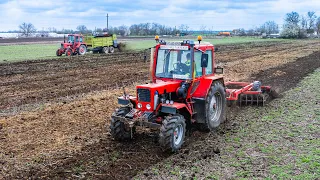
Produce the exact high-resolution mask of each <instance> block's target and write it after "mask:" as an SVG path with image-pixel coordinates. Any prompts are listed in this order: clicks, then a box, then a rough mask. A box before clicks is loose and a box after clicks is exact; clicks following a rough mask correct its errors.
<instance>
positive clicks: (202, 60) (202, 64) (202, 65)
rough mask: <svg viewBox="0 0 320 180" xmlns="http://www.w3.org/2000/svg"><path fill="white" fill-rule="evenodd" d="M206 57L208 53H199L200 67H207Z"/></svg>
mask: <svg viewBox="0 0 320 180" xmlns="http://www.w3.org/2000/svg"><path fill="white" fill-rule="evenodd" d="M208 57H209V55H208V54H202V55H201V67H202V68H206V67H208Z"/></svg>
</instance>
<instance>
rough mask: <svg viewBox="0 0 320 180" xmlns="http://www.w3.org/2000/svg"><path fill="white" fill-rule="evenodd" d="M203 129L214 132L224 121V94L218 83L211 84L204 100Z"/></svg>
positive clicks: (222, 87) (220, 84) (223, 89)
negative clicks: (204, 116) (204, 118)
mask: <svg viewBox="0 0 320 180" xmlns="http://www.w3.org/2000/svg"><path fill="white" fill-rule="evenodd" d="M205 111H206V112H205V115H206V124H205V127H206V128H207V129H209V130H211V131H214V130H215V129H216V128H217V127H218V126H219V125H220V123H222V122H223V121H224V120H225V119H226V93H225V88H224V86H223V85H222V83H221V82H220V81H215V82H213V83H212V85H211V88H210V90H209V93H208V96H207V99H206V109H205Z"/></svg>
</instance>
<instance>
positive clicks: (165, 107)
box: [160, 102, 192, 114]
mask: <svg viewBox="0 0 320 180" xmlns="http://www.w3.org/2000/svg"><path fill="white" fill-rule="evenodd" d="M184 108H186V109H187V111H188V112H189V113H190V114H192V111H191V110H190V108H188V107H187V105H186V104H184V103H177V102H174V103H173V104H161V108H160V111H161V112H163V113H168V114H176V113H177V111H178V110H180V109H184Z"/></svg>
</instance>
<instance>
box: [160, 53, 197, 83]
mask: <svg viewBox="0 0 320 180" xmlns="http://www.w3.org/2000/svg"><path fill="white" fill-rule="evenodd" d="M190 57H191V56H190V50H173V49H159V51H158V59H157V65H156V77H159V78H176V79H191V78H192V76H191V68H192V66H191V58H190Z"/></svg>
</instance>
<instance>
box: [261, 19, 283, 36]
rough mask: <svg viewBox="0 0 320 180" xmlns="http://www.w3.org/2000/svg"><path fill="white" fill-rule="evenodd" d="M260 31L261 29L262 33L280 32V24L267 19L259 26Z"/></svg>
mask: <svg viewBox="0 0 320 180" xmlns="http://www.w3.org/2000/svg"><path fill="white" fill-rule="evenodd" d="M258 31H260V32H261V33H266V34H273V33H278V32H279V26H278V24H277V23H276V22H274V21H267V22H265V23H264V24H263V25H262V26H261V27H260V28H258Z"/></svg>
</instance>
